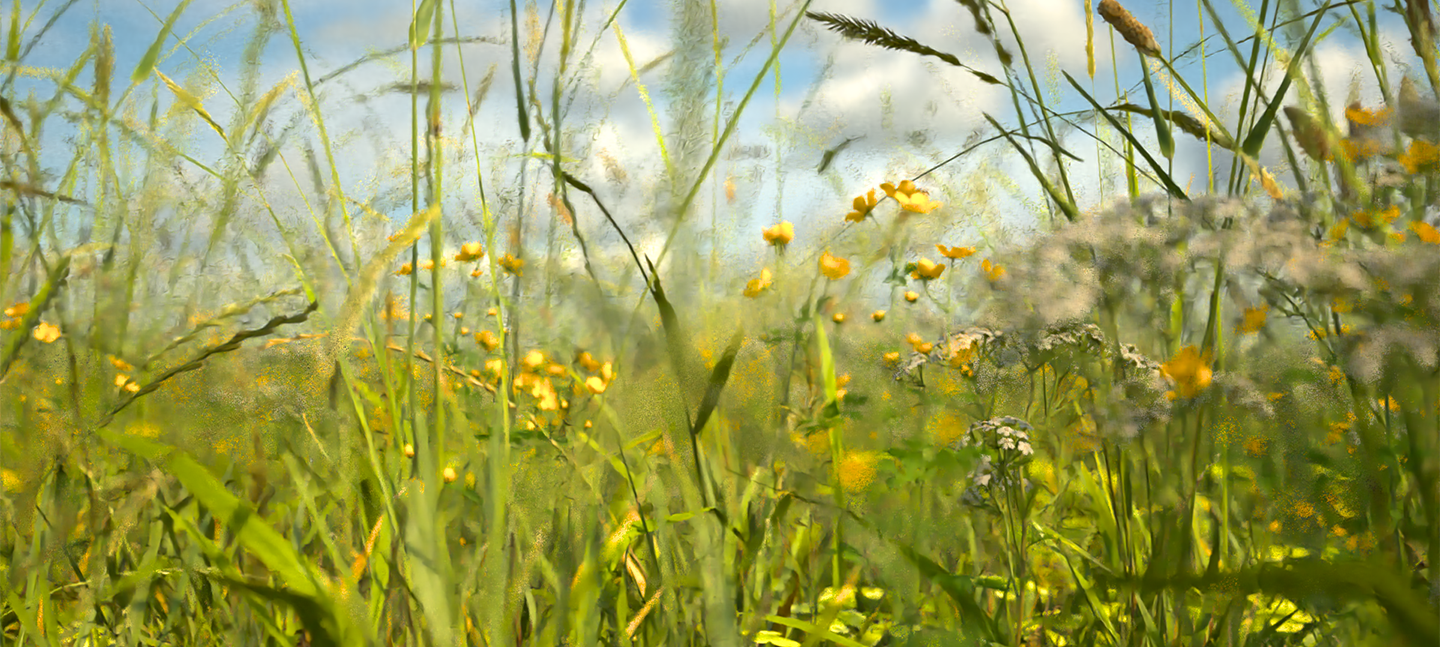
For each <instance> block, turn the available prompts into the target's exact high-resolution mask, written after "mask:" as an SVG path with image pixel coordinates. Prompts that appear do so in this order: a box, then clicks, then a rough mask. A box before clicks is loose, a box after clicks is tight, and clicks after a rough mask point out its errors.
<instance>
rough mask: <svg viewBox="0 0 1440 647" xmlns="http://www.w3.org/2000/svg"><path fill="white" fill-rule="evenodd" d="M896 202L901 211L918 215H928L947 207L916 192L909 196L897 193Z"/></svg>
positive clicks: (926, 195)
mask: <svg viewBox="0 0 1440 647" xmlns="http://www.w3.org/2000/svg"><path fill="white" fill-rule="evenodd" d="M895 201H896V202H898V203H900V208H901V209H904V210H906V211H909V212H911V213H918V214H927V213H930V212H931V211H934V210H936V209H939V208H940V207H943V206H945V205H943V204H941V203H939V202H931V201H930V196H929V195H928V194H926V193H924V192H921V191H916V192H914V193H911V194H909V195H905V194H902V193H899V192H896V193H895Z"/></svg>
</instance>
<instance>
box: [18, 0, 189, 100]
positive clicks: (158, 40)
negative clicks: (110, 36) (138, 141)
mask: <svg viewBox="0 0 1440 647" xmlns="http://www.w3.org/2000/svg"><path fill="white" fill-rule="evenodd" d="M191 2H192V0H181V2H180V5H179V6H177V7H175V10H174V11H171V12H170V16H169V17H168V18H166V19H165V24H164V26H162V27H161V28H160V33H159V34H158V35H156V36H155V42H153V43H151V44H150V49H147V50H145V55H144V56H141V57H140V62H139V63H137V64H136V65H135V71H134V72H131V73H130V82H131V83H139V82H141V81H144V80H145V79H146V78H148V77H149V76H150V71H151V70H154V69H155V62H156V61H157V60H158V59H159V58H160V50H161V49H164V47H165V41H167V40H170V30H171V29H173V28H174V27H175V21H176V20H179V19H180V14H182V13H185V8H186V7H189V6H190V3H191ZM15 9H16V16H15V17H16V18H18V17H19V15H18V14H19V9H20V5H19V4H18V0H17V4H16V5H15ZM11 34H12V35H13V34H14V26H13V23H12V26H11ZM10 45H11V47H12V48H18V47H19V43H18V42H17V41H16V40H15V39H13V38H12V40H11V41H10Z"/></svg>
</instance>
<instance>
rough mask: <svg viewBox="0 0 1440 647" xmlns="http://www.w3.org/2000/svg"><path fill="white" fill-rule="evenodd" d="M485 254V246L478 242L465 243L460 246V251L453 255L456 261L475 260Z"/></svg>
mask: <svg viewBox="0 0 1440 647" xmlns="http://www.w3.org/2000/svg"><path fill="white" fill-rule="evenodd" d="M484 255H485V248H483V247H481V246H480V243H465V244H464V245H461V246H460V253H459V254H456V255H455V260H457V261H475V260H480V257H482V256H484Z"/></svg>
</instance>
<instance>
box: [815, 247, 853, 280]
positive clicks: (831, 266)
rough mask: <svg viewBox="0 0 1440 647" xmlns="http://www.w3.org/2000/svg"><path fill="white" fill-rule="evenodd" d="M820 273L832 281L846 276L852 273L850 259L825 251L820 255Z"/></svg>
mask: <svg viewBox="0 0 1440 647" xmlns="http://www.w3.org/2000/svg"><path fill="white" fill-rule="evenodd" d="M820 273H821V274H824V275H825V276H826V277H827V278H829V279H830V280H832V281H836V280H839V279H842V278H845V275H846V274H849V273H850V261H848V260H845V259H843V258H840V257H839V256H831V255H830V252H825V253H823V254H821V255H820Z"/></svg>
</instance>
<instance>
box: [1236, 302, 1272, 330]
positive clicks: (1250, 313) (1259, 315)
mask: <svg viewBox="0 0 1440 647" xmlns="http://www.w3.org/2000/svg"><path fill="white" fill-rule="evenodd" d="M1269 310H1270V306H1265V305H1262V306H1260V307H1258V308H1246V309H1245V320H1244V321H1241V322H1240V326H1239V331H1240V332H1241V333H1247V334H1248V333H1255V332H1259V331H1260V329H1261V328H1264V327H1265V315H1266V313H1267V312H1268V311H1269Z"/></svg>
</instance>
